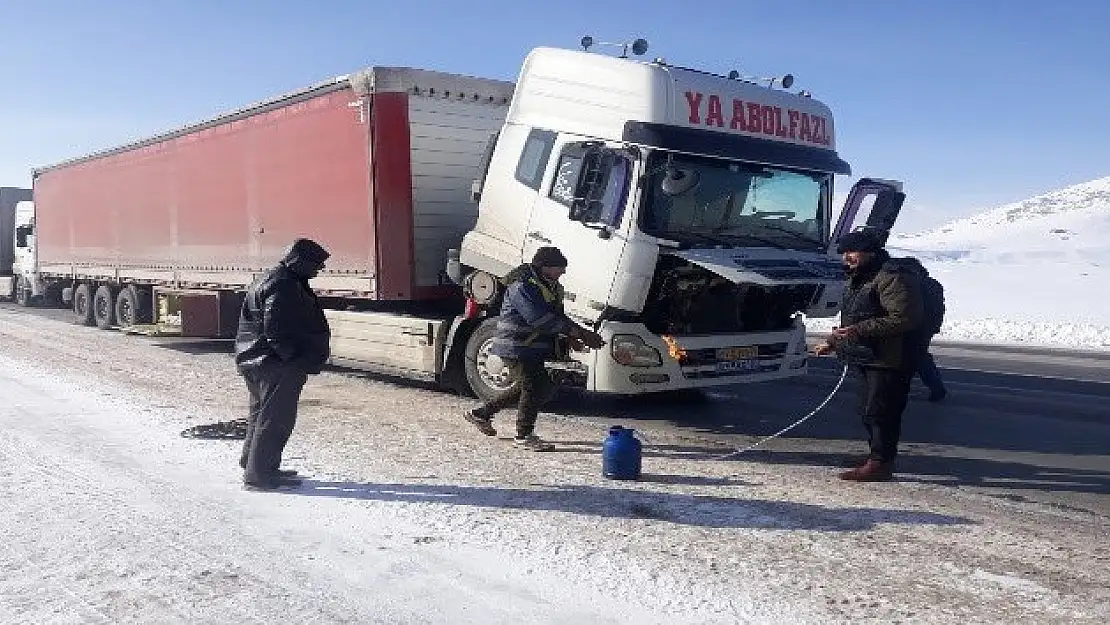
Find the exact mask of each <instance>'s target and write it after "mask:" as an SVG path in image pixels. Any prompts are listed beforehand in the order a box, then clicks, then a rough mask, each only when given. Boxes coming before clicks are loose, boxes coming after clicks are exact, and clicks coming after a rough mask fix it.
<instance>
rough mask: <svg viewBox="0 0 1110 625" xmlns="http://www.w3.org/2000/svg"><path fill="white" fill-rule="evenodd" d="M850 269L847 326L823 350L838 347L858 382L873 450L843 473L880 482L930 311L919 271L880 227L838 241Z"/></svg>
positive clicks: (887, 474) (887, 475)
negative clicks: (894, 253) (894, 251)
mask: <svg viewBox="0 0 1110 625" xmlns="http://www.w3.org/2000/svg"><path fill="white" fill-rule="evenodd" d="M839 251H840V253H841V254H843V255H844V264H845V267H846V269H847V272H848V276H849V282H848V290H847V292H846V293H845V294H844V304H843V307H842V309H841V314H840V317H841V324H842V327H840V328H838V329H836V330H834V331H833V334H832V335H831V336H830V337H829V338H827V339H826V340H825V342H824V343H822V344H820V345H818V346H817V350H816V351H817V354H818V355H821V354H825V353H828V352H830V351H835V352H836V353H837V356H838V357H839V358H840V360H842V361H843V362H844V363H845V364H847V365H850V366H851V367H852V369H854V370H855V372H856V374H857V376H858V377H859V382H860V396H859V401H860V405H859V410H860V416H861V418H862V420H863V425H864V427H865V428H866V429H867V436H868V442H869V445H870V448H871V453H870V454H868V457H867V461H866V462H864V463H863V465H862V466H860V467H857V468H855V469H852V470H851V471H847V472H845V473H842V474H841V475H840V477H841V478H842V479H845V480H851V481H857V482H875V481H883V480H889V479H891V477H893V472H894V460H895V458H896V457H897V455H898V442H899V439H900V438H901V433H902V413H903V412H904V411H905V409H906V403H907V400H908V399H909V393H910V381H911V380H912V379H913V374H914V370H915V367H916V351H915V350H916V343H917V340H916V339H915V336H916V334H917V332H918V331H919V329H920V327H921V324H922V318H923V316H924V312H923V306H922V301H921V277H920V273H919V272H918V271H917V269H916V268H915V267H914V266H913V264H912V263H909V262H907V261H905V260H903V259H895V258H891V257H890V254H888V253H887V251H886V250H885V249H884V244H883V239H882V237H881V236H880V235H878V234H877V233H874V232H868V231H861V232H852V233H849V234H847V235H845V236H844V237H843V238H842V239H841V240H840V243H839Z"/></svg>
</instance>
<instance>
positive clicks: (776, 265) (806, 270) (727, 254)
mask: <svg viewBox="0 0 1110 625" xmlns="http://www.w3.org/2000/svg"><path fill="white" fill-rule="evenodd" d="M665 253H666V254H670V255H672V256H677V257H679V258H681V259H683V260H685V261H688V262H691V263H694V264H695V265H698V266H701V267H704V268H705V269H708V270H709V271H712V272H713V273H715V274H717V275H719V276H721V277H723V278H725V279H726V280H729V281H731V282H735V283H737V284H740V283H750V284H758V285H761V286H778V285H784V284H830V283H842V282H843V281H844V280H845V274H844V269H843V267H842V266H841V264H840V260H839V259H834V258H831V257H829V256H827V255H824V254H813V253H806V252H799V251H797V250H770V249H759V250H758V251H757V250H753V249H751V248H748V249H725V250H721V249H689V250H667V251H666V252H665Z"/></svg>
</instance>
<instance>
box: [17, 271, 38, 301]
mask: <svg viewBox="0 0 1110 625" xmlns="http://www.w3.org/2000/svg"><path fill="white" fill-rule="evenodd" d="M15 303H16V304H19V305H20V306H22V307H24V308H30V307H31V306H34V305H35V298H34V297H32V296H31V284H30V283H29V282H27V278H24V277H23V276H20V277H19V279H18V280H16V283H15Z"/></svg>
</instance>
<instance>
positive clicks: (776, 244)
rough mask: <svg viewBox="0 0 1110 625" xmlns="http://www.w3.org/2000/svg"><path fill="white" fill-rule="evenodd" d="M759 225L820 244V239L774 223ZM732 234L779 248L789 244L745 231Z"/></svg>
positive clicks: (734, 227)
mask: <svg viewBox="0 0 1110 625" xmlns="http://www.w3.org/2000/svg"><path fill="white" fill-rule="evenodd" d="M760 227H761V228H764V229H766V230H773V231H775V232H785V233H786V234H789V235H792V236H794V237H795V238H797V239H800V240H802V241H805V242H806V243H812V244H813V245H817V246H820V245H821V242H820V241H815V240H814V239H811V238H809V237H807V236H805V235H804V234H801V233H799V232H795V231H793V230H791V229H789V228H783V227H782V226H776V225H774V224H761V225H760ZM740 229H741V227H740V226H733V227H730V228H725V229H723V230H714V232H726V233H727V232H728V231H729V230H740ZM733 236H737V237H745V238H748V239H752V240H754V241H759V242H761V243H766V244H767V245H772V246H774V247H777V248H778V249H780V250H786V249H790V248H789V246H786V245H783V244H782V243H780V242H778V241H774V240H772V239H768V238H766V237H761V236H759V235H756V234H749V233H747V232H739V233H736V234H734V235H733Z"/></svg>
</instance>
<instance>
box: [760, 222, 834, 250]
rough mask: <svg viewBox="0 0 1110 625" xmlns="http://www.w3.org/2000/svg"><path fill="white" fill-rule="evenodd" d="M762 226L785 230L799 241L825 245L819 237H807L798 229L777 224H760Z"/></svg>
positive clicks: (769, 228)
mask: <svg viewBox="0 0 1110 625" xmlns="http://www.w3.org/2000/svg"><path fill="white" fill-rule="evenodd" d="M760 227H761V228H764V229H766V230H774V231H775V232H785V233H786V234H789V235H790V236H792V237H794V238H795V239H798V240H799V241H805V242H806V243H812V244H814V245H816V246H818V247H820V246H822V245H823V243H821V242H820V241H818V240H817V239H811V238H809V237H807V236H806V235H804V234H802V233H801V232H798V231H796V230H791V229H790V228H784V227H782V226H777V225H775V224H760Z"/></svg>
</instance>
